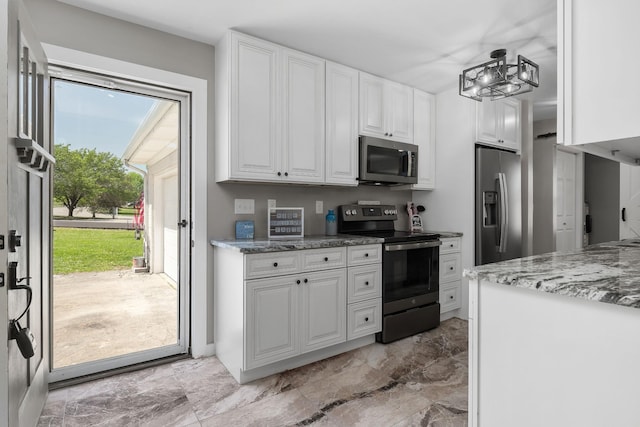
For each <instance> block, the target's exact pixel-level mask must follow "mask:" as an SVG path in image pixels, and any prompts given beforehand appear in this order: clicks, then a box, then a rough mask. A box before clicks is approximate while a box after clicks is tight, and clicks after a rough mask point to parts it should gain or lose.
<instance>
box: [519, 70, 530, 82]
mask: <svg viewBox="0 0 640 427" xmlns="http://www.w3.org/2000/svg"><path fill="white" fill-rule="evenodd" d="M520 78H521V79H522V80H527V79H528V78H529V73H527V70H523V71H522V72H521V73H520Z"/></svg>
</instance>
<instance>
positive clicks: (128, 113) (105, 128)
mask: <svg viewBox="0 0 640 427" xmlns="http://www.w3.org/2000/svg"><path fill="white" fill-rule="evenodd" d="M54 96H55V98H54V111H53V114H54V116H53V120H54V127H53V130H54V133H53V141H54V143H55V144H69V145H70V146H71V148H72V149H78V148H82V147H85V148H89V149H92V148H95V149H96V150H97V151H99V152H109V153H112V154H114V155H116V156H118V157H120V156H122V154H123V153H124V150H125V148H126V147H127V145H128V144H129V141H130V139H131V137H132V136H133V134H134V133H135V131H136V129H137V128H138V126H139V125H140V123H141V122H142V120H143V119H144V118H145V116H146V115H147V113H148V111H149V110H150V109H151V107H152V106H153V103H154V99H153V98H151V97H147V96H143V95H134V94H130V93H126V92H120V91H116V90H111V89H103V88H98V87H94V86H89V85H84V84H80V83H73V82H67V81H64V80H54Z"/></svg>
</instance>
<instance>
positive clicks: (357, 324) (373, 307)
mask: <svg viewBox="0 0 640 427" xmlns="http://www.w3.org/2000/svg"><path fill="white" fill-rule="evenodd" d="M381 330H382V299H381V298H376V299H373V300H367V301H362V302H356V303H354V304H349V305H347V340H352V339H355V338H360V337H364V336H366V335H371V334H374V333H376V332H380V331H381Z"/></svg>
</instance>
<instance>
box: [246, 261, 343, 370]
mask: <svg viewBox="0 0 640 427" xmlns="http://www.w3.org/2000/svg"><path fill="white" fill-rule="evenodd" d="M246 289H247V294H246V307H247V325H246V326H247V328H246V333H245V346H246V348H247V352H246V355H245V364H244V365H245V369H253V368H256V367H259V366H263V365H267V364H269V363H272V362H275V361H278V360H282V359H286V358H288V357H292V356H295V355H297V354H300V353H305V352H307V351H311V350H315V349H317V348H322V347H326V346H329V345H333V344H338V343H341V342H344V341H345V340H346V327H345V324H346V313H345V311H344V307H345V305H346V272H345V270H344V268H340V269H334V270H327V271H321V272H316V273H308V274H306V273H300V274H294V275H289V276H285V277H276V278H269V279H256V280H248V281H247V283H246Z"/></svg>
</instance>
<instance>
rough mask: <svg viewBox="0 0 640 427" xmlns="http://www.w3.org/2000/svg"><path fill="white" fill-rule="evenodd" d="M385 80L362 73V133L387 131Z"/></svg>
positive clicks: (377, 133) (379, 133)
mask: <svg viewBox="0 0 640 427" xmlns="http://www.w3.org/2000/svg"><path fill="white" fill-rule="evenodd" d="M384 82H385V81H384V80H383V79H381V78H379V77H375V76H372V75H369V74H365V73H360V133H361V134H362V135H370V136H378V137H379V136H383V135H384V134H385V132H387V133H388V131H386V130H385V108H384V86H385V84H384Z"/></svg>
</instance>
